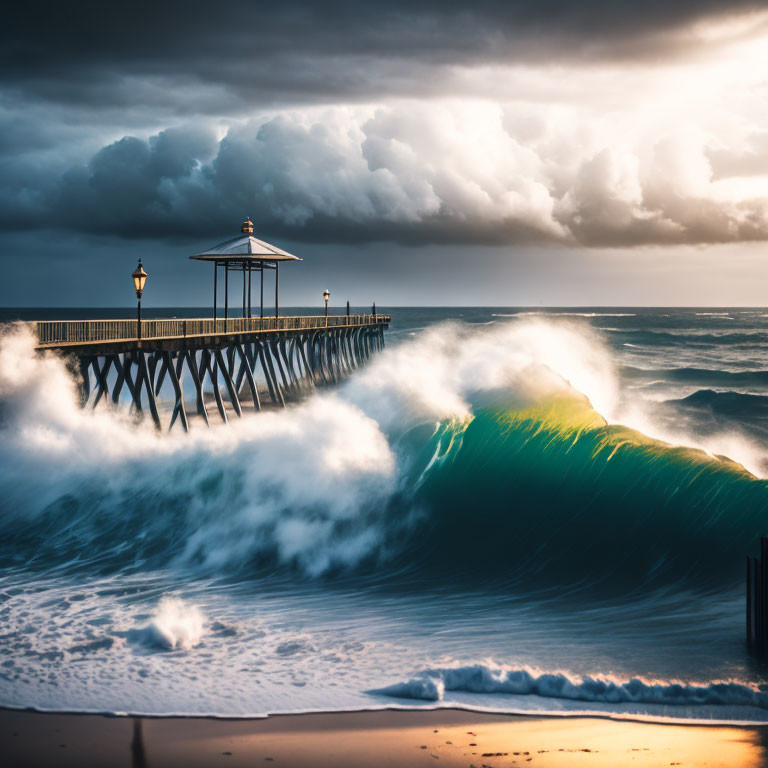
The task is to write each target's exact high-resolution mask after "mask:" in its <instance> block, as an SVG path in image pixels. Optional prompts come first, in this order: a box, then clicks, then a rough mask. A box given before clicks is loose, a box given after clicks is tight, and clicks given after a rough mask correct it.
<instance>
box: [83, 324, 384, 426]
mask: <svg viewBox="0 0 768 768" xmlns="http://www.w3.org/2000/svg"><path fill="white" fill-rule="evenodd" d="M206 341H208V340H206ZM383 348H384V335H383V330H382V328H381V327H379V326H375V327H374V326H352V327H343V326H342V327H337V328H327V329H323V330H308V331H304V330H295V331H283V332H276V333H272V334H264V335H262V336H260V337H256V336H240V337H234V338H229V339H227V338H225V339H221V338H217V337H212V338H211V339H210V344H202V345H201V344H197V346H192V345H191V344H190V346H189V347H185V346H184V345H182V344H178V343H177V344H176V348H175V349H167V348H166V349H163V348H159V349H135V350H132V351H130V352H110V353H105V354H94V353H90V354H89V353H85V352H83V353H80V354H79V367H80V373H81V390H80V392H81V399H82V404H83V406H86V405H87V406H89V407H91V408H96V407H97V406H98V405H99V404H102V407H104V406H103V403H109V404H111V405H112V406H113V407H114V406H120V405H121V404H126V405H127V406H128V407H129V408H131V409H132V410H133V411H134V412H135V413H136V414H137V416H141V415H142V414H144V413H145V412H146V411H148V412H149V415H150V417H151V418H152V421H153V422H154V424H155V426H156V428H157V429H164V428H165V429H168V430H171V429H173V427H174V426H175V425H176V424H177V423H178V424H180V425H181V428H182V429H183V430H184V431H185V432H186V431H189V429H190V421H191V419H190V413H189V412H188V407H189V406H191V402H192V401H191V400H190V401H189V402H188V401H187V398H186V396H185V384H186V391H187V392H190V393H191V392H193V391H194V397H193V400H194V405H193V406H191V407H192V413H196V415H197V416H198V417H199V418H200V420H201V421H202V422H204V423H205V424H210V412H209V405H210V404H213V405H214V406H215V408H214V410H215V411H218V414H219V418H220V419H221V421H222V422H225V423H226V422H227V421H228V420H229V418H230V417H232V416H234V417H236V418H237V417H241V416H242V415H243V413H244V411H246V410H249V409H253V410H255V411H260V410H261V409H262V402H263V398H264V397H267V398H268V399H269V401H270V402H271V403H272V405H273V406H276V407H280V408H284V407H285V406H286V403H288V402H291V401H296V400H298V399H299V398H300V397H302V396H303V395H304V394H306V393H307V392H310V391H311V390H313V389H314V388H316V387H320V386H328V385H331V384H335V383H338V382H340V381H342V380H343V379H344V378H346V377H347V376H349V375H350V374H351V373H352V372H353V371H354V370H355V369H357V368H359V367H360V366H362V365H364V364H365V363H366V362H367V361H368V360H369V359H370V357H371V355H372V354H373V353H374V352H375V351H379V350H381V349H383ZM165 425H167V426H165Z"/></svg>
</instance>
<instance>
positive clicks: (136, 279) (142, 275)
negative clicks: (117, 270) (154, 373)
mask: <svg viewBox="0 0 768 768" xmlns="http://www.w3.org/2000/svg"><path fill="white" fill-rule="evenodd" d="M131 277H132V278H133V286H134V288H136V298H137V299H138V300H139V304H138V307H137V310H136V313H137V329H138V331H137V334H136V338H137V339H138V340H139V341H141V294H142V293H143V292H144V283H146V282H147V273H146V272H145V271H144V267H142V266H141V259H139V266H138V267H136V269H135V270H134V273H133V274H132V275H131Z"/></svg>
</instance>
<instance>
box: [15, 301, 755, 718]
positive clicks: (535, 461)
mask: <svg viewBox="0 0 768 768" xmlns="http://www.w3.org/2000/svg"><path fill="white" fill-rule="evenodd" d="M303 311H304V312H310V311H312V310H303ZM380 311H382V312H384V311H388V310H386V309H385V308H380ZM56 312H58V313H61V311H60V310H56V311H53V310H31V311H12V310H7V311H4V315H3V316H2V317H0V319H4V320H6V321H7V320H15V319H19V318H20V319H33V318H38V317H39V318H44V317H51V316H52V315H53V314H55V313H56ZM391 313H392V315H393V322H392V327H391V329H390V331H389V333H388V337H387V343H388V349H387V351H386V352H385V353H383V354H382V355H380V356H378V357H377V358H376V360H375V361H374V362H373V363H372V364H371V365H369V366H368V367H367V368H366V369H364V370H362V371H359V372H358V373H356V374H355V375H354V376H353V377H352V378H351V379H350V380H349V381H347V382H346V383H345V384H344V385H342V386H340V387H338V388H336V389H329V390H324V391H322V392H320V393H318V394H317V395H315V396H313V397H311V398H309V399H307V400H306V401H304V402H303V403H301V404H298V405H294V406H292V407H290V408H288V409H286V410H285V411H279V412H278V411H273V412H264V413H261V414H249V415H247V416H246V417H245V418H243V419H242V420H239V421H237V422H236V423H231V424H230V425H228V426H215V427H213V428H211V429H205V428H203V427H202V426H199V427H198V428H197V429H193V430H192V432H191V433H190V434H189V435H183V434H181V433H175V434H171V435H157V434H156V433H155V432H154V431H153V430H152V429H151V427H149V426H148V425H136V424H135V423H134V422H133V421H132V419H131V417H130V416H129V415H128V414H127V413H126V412H125V411H124V410H123V411H117V412H115V411H111V410H109V409H108V408H104V409H101V408H99V409H97V410H96V411H88V412H84V411H81V410H80V409H79V407H78V406H77V404H76V398H75V394H74V384H73V382H72V380H71V378H70V376H69V373H68V372H67V369H66V367H65V365H64V364H63V363H62V362H61V361H59V360H57V359H54V358H39V357H36V356H35V354H34V352H33V350H32V346H33V343H32V341H31V338H30V337H29V336H28V335H25V333H24V331H23V329H22V330H19V329H18V327H15V330H14V329H11V330H9V331H8V332H6V334H5V335H4V336H3V337H2V338H0V430H2V439H1V440H0V499H1V500H2V501H0V513H1V516H0V619H2V625H0V705H3V704H4V705H7V706H18V707H23V706H36V707H42V708H48V709H65V710H97V711H110V712H143V713H153V714H168V713H197V714H223V715H249V714H251V715H255V714H265V713H269V712H294V711H306V710H336V709H352V708H354V709H358V708H375V707H386V706H435V705H436V704H443V705H457V704H458V705H462V706H468V707H477V708H487V709H494V710H499V711H510V712H520V711H539V712H541V711H547V712H573V711H587V712H603V713H605V712H610V713H617V714H620V715H631V716H636V715H643V716H651V717H655V718H693V719H702V720H712V719H714V720H742V721H752V722H764V721H768V695H766V694H765V693H763V692H762V689H761V685H762V684H763V682H765V677H764V675H765V672H764V670H763V669H762V668H761V667H760V666H758V665H756V664H755V663H754V662H752V661H751V660H750V658H749V656H748V655H747V653H746V650H745V643H744V616H743V614H744V602H743V570H744V567H743V566H744V556H745V554H747V552H750V551H751V552H753V553H754V551H755V546H756V541H757V539H758V538H759V536H760V535H761V534H762V533H765V532H766V531H768V525H766V520H765V518H766V515H767V514H768V486H767V485H766V482H765V480H763V479H761V478H762V477H763V476H765V475H766V474H768V364H767V362H768V361H767V360H766V344H767V343H768V311H765V310H756V309H755V310H743V309H734V310H722V309H716V310H708V309H691V310H688V309H686V310H671V309H663V310H657V309H653V310H651V309H595V310H589V309H577V310H555V311H546V310H530V309H529V310H515V309H504V308H483V309H468V308H456V309H412V308H407V309H406V308H399V309H393V310H391ZM87 314H88V312H87V311H75V310H72V311H71V315H72V316H75V315H79V316H81V317H82V316H87ZM91 314H96V313H95V312H91ZM99 314H101V313H99ZM114 314H115V315H119V314H125V312H123V313H120V312H116V313H114ZM156 314H158V316H159V315H162V316H171V315H174V314H178V315H179V316H181V315H185V314H186V315H189V314H190V311H189V310H166V311H162V312H157V313H156ZM195 314H200V313H199V312H195Z"/></svg>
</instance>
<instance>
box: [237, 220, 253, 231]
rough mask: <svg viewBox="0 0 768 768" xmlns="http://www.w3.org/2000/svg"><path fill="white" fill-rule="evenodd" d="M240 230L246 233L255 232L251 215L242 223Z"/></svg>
mask: <svg viewBox="0 0 768 768" xmlns="http://www.w3.org/2000/svg"><path fill="white" fill-rule="evenodd" d="M240 231H241V232H242V233H243V234H244V235H252V234H253V222H252V221H251V219H250V217H247V218H246V219H245V221H244V222H243V223H242V224H241V225H240Z"/></svg>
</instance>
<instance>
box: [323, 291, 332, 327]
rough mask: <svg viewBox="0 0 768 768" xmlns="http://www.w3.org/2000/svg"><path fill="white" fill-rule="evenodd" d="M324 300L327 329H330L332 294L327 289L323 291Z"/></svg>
mask: <svg viewBox="0 0 768 768" xmlns="http://www.w3.org/2000/svg"><path fill="white" fill-rule="evenodd" d="M323 298H324V299H325V327H326V328H327V327H328V299H330V298H331V292H330V291H329V290H328V289H327V288H326V289H325V290H324V291H323Z"/></svg>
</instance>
